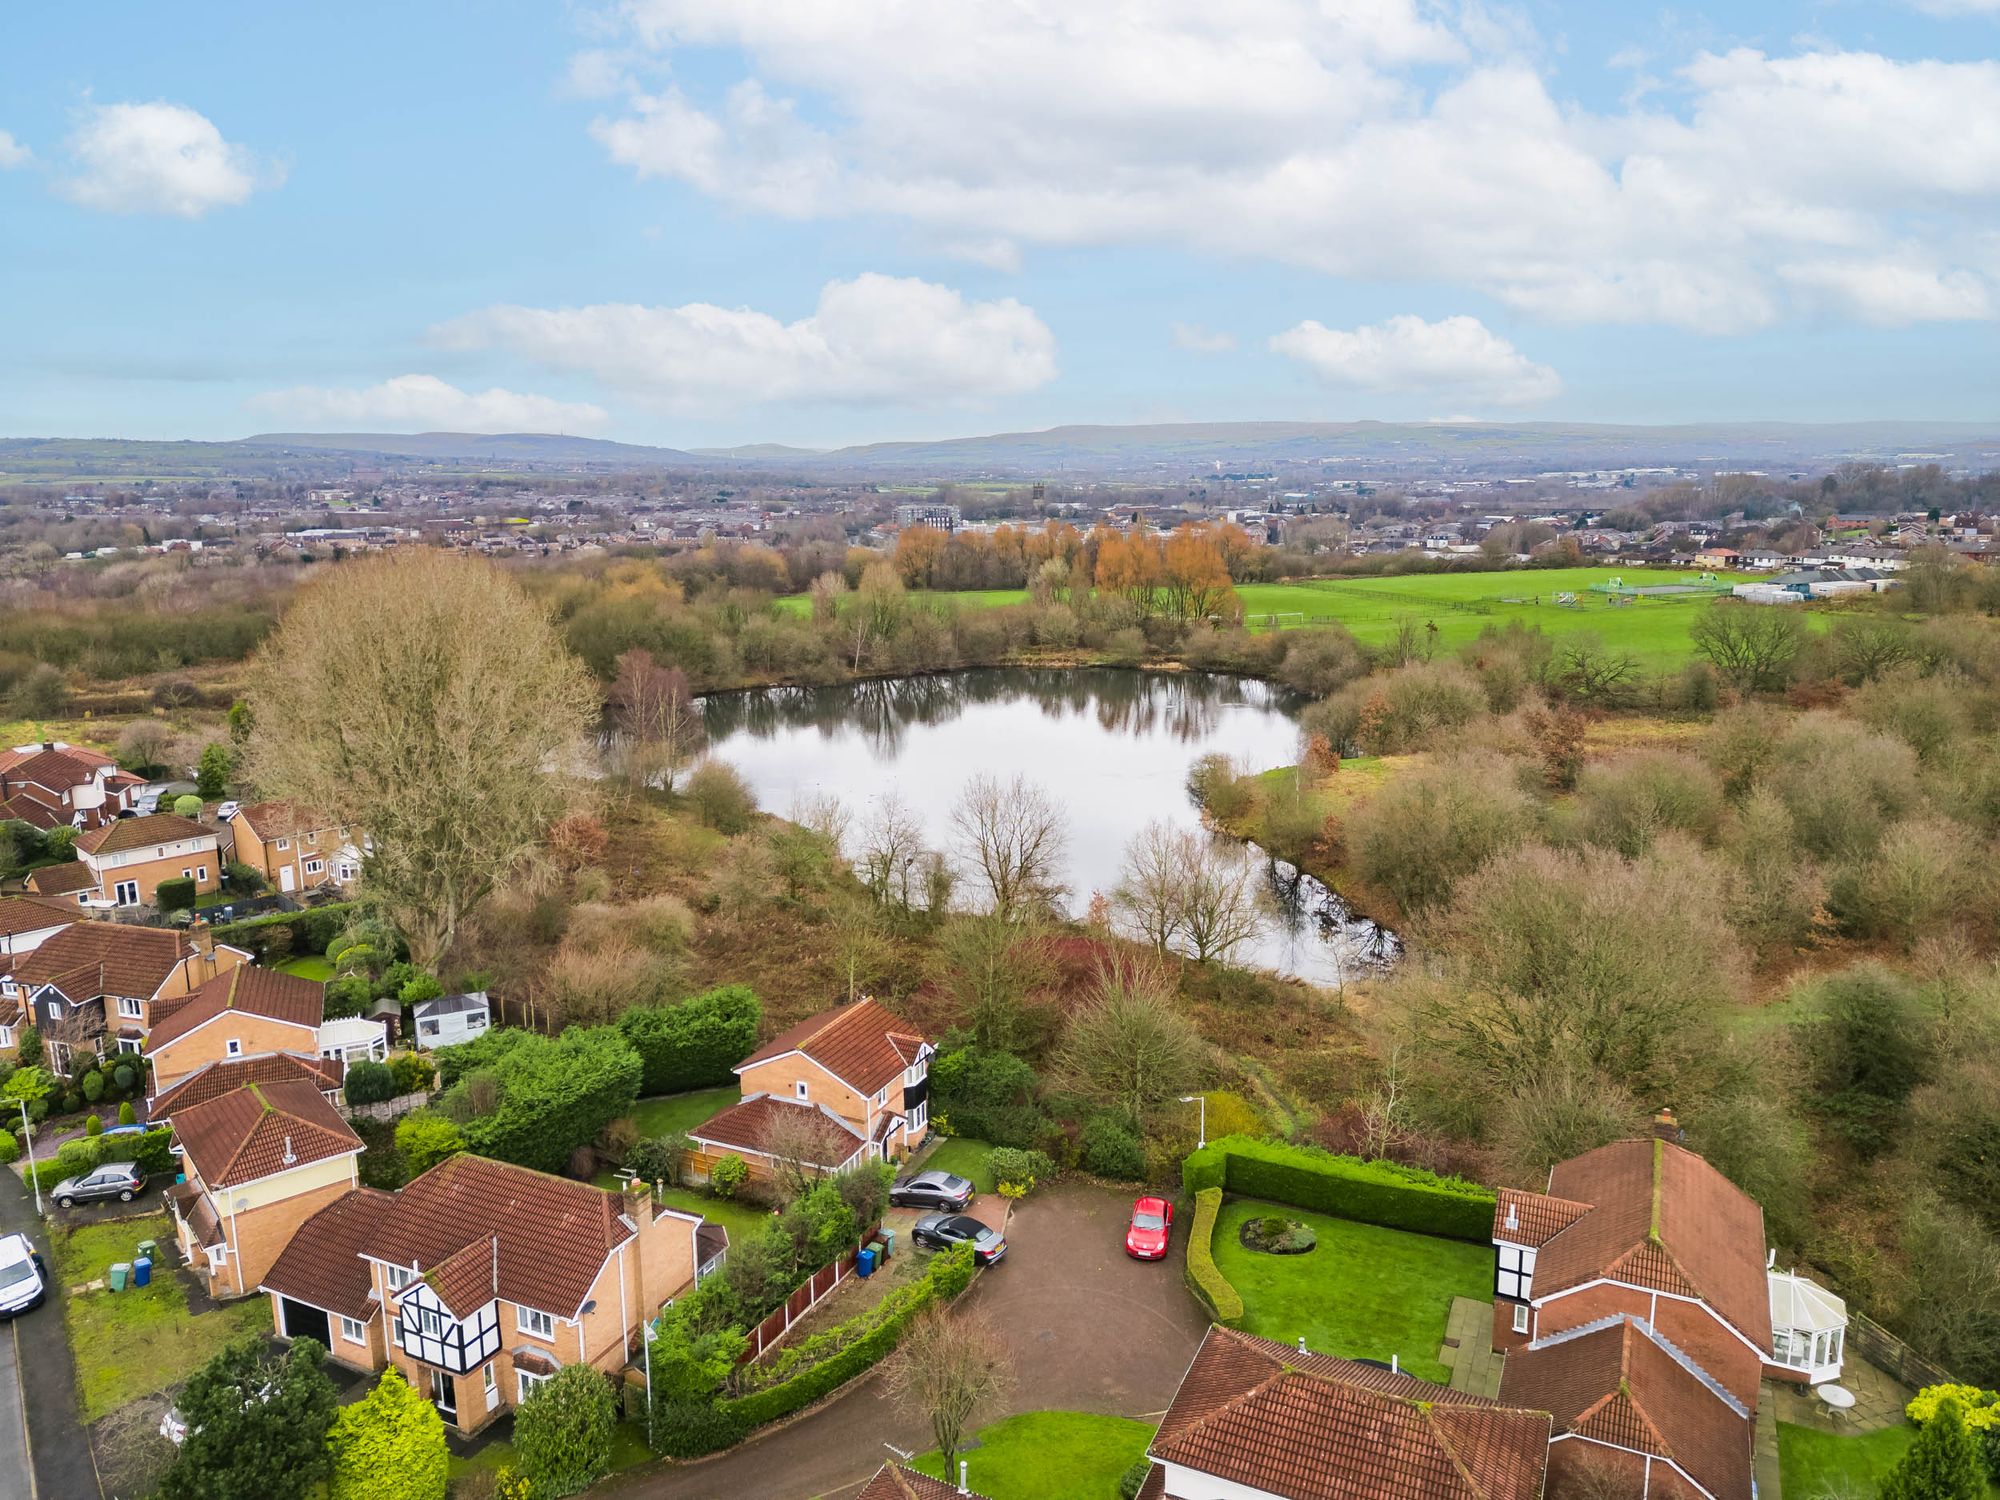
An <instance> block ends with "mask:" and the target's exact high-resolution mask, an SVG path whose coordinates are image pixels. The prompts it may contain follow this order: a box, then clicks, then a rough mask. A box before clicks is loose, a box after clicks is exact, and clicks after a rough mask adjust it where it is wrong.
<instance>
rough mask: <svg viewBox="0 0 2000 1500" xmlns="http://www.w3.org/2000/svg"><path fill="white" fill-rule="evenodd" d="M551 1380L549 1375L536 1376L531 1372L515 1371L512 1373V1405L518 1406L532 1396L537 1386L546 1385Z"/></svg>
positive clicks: (551, 1377)
mask: <svg viewBox="0 0 2000 1500" xmlns="http://www.w3.org/2000/svg"><path fill="white" fill-rule="evenodd" d="M553 1378H554V1377H553V1376H549V1375H537V1374H535V1372H534V1371H532V1370H516V1371H515V1372H514V1404H515V1405H516V1406H519V1405H520V1404H521V1403H522V1402H523V1401H526V1400H527V1399H528V1397H529V1396H531V1395H533V1394H534V1392H535V1389H536V1388H537V1387H538V1386H544V1385H547V1384H548V1383H549V1381H550V1380H551V1379H553Z"/></svg>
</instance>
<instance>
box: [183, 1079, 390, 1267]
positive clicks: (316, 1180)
mask: <svg viewBox="0 0 2000 1500" xmlns="http://www.w3.org/2000/svg"><path fill="white" fill-rule="evenodd" d="M170 1119H171V1120H172V1123H173V1127H174V1138H175V1140H176V1141H177V1142H178V1143H179V1145H180V1147H181V1151H182V1162H183V1164H184V1166H185V1169H186V1176H187V1180H186V1181H185V1182H182V1183H180V1184H178V1185H177V1186H175V1187H173V1188H170V1189H169V1190H168V1192H167V1204H168V1207H169V1208H171V1209H172V1210H173V1216H174V1237H175V1240H176V1241H177V1243H178V1244H179V1246H180V1251H181V1255H182V1256H183V1257H184V1258H185V1259H186V1261H187V1263H188V1264H189V1265H191V1266H193V1267H194V1268H195V1270H196V1272H197V1274H199V1275H202V1276H205V1277H206V1278H207V1281H208V1288H209V1294H210V1295H211V1296H214V1297H240V1296H242V1295H244V1294H245V1293H247V1292H252V1291H255V1290H256V1289H257V1287H258V1284H259V1283H260V1282H261V1281H262V1280H263V1279H264V1275H265V1273H266V1272H267V1271H269V1270H270V1269H271V1265H272V1263H273V1262H274V1261H276V1260H277V1258H278V1256H279V1253H280V1252H281V1251H283V1250H284V1249H285V1247H286V1246H287V1245H289V1244H290V1243H291V1241H292V1238H293V1236H294V1235H296V1234H297V1233H298V1230H299V1226H300V1225H301V1224H303V1223H305V1222H306V1220H308V1219H309V1218H311V1217H312V1216H313V1215H314V1214H316V1213H318V1212H319V1210H321V1209H322V1208H325V1207H326V1206H327V1205H328V1204H330V1203H333V1202H335V1201H336V1200H338V1199H340V1198H342V1197H344V1196H345V1195H346V1194H348V1193H349V1192H351V1191H353V1190H354V1187H355V1184H356V1181H357V1177H356V1168H355V1160H356V1158H358V1157H359V1156H360V1155H361V1150H362V1144H361V1137H360V1136H358V1135H356V1134H355V1133H354V1131H353V1130H352V1129H351V1128H349V1126H348V1123H347V1121H345V1120H344V1119H342V1118H341V1116H340V1111H338V1110H337V1109H335V1108H334V1107H333V1106H332V1105H331V1104H329V1103H328V1102H327V1099H326V1096H325V1094H324V1093H322V1092H321V1090H320V1088H319V1087H318V1084H317V1081H316V1080H315V1081H306V1080H302V1079H293V1080H289V1081H280V1082H276V1083H246V1084H244V1085H242V1086H241V1087H238V1088H233V1089H231V1090H229V1092H227V1093H225V1094H220V1095H218V1096H216V1097H215V1098H212V1099H206V1100H203V1101H202V1102H200V1103H196V1104H186V1105H181V1106H177V1107H176V1108H175V1109H174V1111H173V1113H172V1115H171V1116H170Z"/></svg>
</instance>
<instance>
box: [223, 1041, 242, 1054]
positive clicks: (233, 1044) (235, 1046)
mask: <svg viewBox="0 0 2000 1500" xmlns="http://www.w3.org/2000/svg"><path fill="white" fill-rule="evenodd" d="M222 1055H223V1056H224V1057H241V1056H242V1055H243V1039H242V1038H241V1037H234V1036H233V1037H231V1038H230V1039H229V1040H228V1041H226V1042H224V1043H223V1044H222Z"/></svg>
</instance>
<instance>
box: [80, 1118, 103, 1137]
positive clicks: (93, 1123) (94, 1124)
mask: <svg viewBox="0 0 2000 1500" xmlns="http://www.w3.org/2000/svg"><path fill="white" fill-rule="evenodd" d="M83 1133H84V1134H85V1135H103V1134H104V1121H103V1119H102V1118H100V1117H99V1116H97V1115H91V1116H89V1117H88V1118H86V1119H85V1120H84V1122H83Z"/></svg>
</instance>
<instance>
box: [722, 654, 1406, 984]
mask: <svg viewBox="0 0 2000 1500" xmlns="http://www.w3.org/2000/svg"><path fill="white" fill-rule="evenodd" d="M1294 706H1295V705H1294V703H1293V701H1292V700H1291V698H1290V697H1289V695H1287V694H1286V693H1285V692H1284V691H1283V690H1282V689H1279V688H1275V687H1273V686H1271V685H1270V684H1268V683H1263V682H1256V681H1250V680H1245V679H1242V678H1236V677H1227V676H1222V675H1218V674H1215V673H1207V672H1172V673H1161V672H1131V671H1118V670H1115V669H1109V668H1074V669H1067V668H1065V669H1054V668H1051V669H1033V668H979V669H974V670H970V671H964V672H946V673H939V674H936V675H933V676H924V677H906V678H891V679H886V680H882V681H876V682H861V683H853V684H849V685H846V686H841V687H825V688H769V689H761V690H756V691H749V692H735V693H714V694H710V695H709V696H708V697H706V698H704V699H703V700H702V707H703V712H704V714H705V716H706V722H707V728H708V734H709V749H710V752H711V753H712V754H714V755H715V756H717V757H719V758H720V759H722V760H726V761H728V762H729V763H730V764H731V765H732V766H734V767H735V768H736V769H737V770H738V771H740V772H741V773H742V774H743V776H744V778H745V779H746V780H747V781H748V782H749V783H750V786H751V788H752V789H753V790H754V791H755V792H756V794H757V801H758V804H759V805H760V806H761V807H763V808H764V809H765V810H767V811H769V812H775V813H779V814H783V813H785V812H787V811H788V810H790V809H791V808H792V807H793V806H795V805H797V804H798V803H799V801H800V800H801V799H804V798H816V797H827V796H831V797H834V798H837V799H838V800H839V801H840V803H841V804H842V806H844V807H845V808H846V809H847V811H848V813H849V814H850V816H851V818H852V821H853V825H854V828H855V829H856V830H858V829H859V827H860V826H861V825H863V824H865V823H866V822H867V821H868V820H869V819H870V818H871V817H872V816H873V815H874V813H875V812H876V810H877V809H878V808H879V806H880V805H881V802H882V800H883V799H884V798H886V797H889V796H891V795H894V796H896V797H899V798H900V799H901V800H902V802H903V804H904V805H905V806H906V807H907V808H908V809H909V810H910V811H911V813H913V814H914V815H915V816H916V818H917V819H918V820H919V821H920V822H921V823H922V824H923V826H924V829H925V836H926V843H927V844H928V845H929V846H930V847H932V848H938V849H944V850H946V851H947V852H950V844H951V837H950V836H951V829H950V816H951V810H952V807H953V805H954V804H955V803H956V802H957V801H958V799H959V796H960V794H961V793H962V792H963V791H964V789H965V785H966V783H967V782H968V781H969V780H971V779H972V778H973V777H974V776H977V775H980V774H982V773H984V774H987V775H990V776H993V777H996V778H998V779H999V780H1001V781H1002V782H1006V781H1008V780H1011V779H1012V778H1013V777H1014V776H1015V775H1016V774H1017V773H1019V774H1021V775H1023V776H1025V777H1027V778H1028V779H1029V780H1030V781H1033V782H1037V783H1039V784H1040V785H1041V786H1042V787H1044V788H1045V789H1046V790H1047V791H1049V792H1050V793H1051V794H1052V795H1053V796H1054V797H1055V798H1056V800H1057V801H1058V802H1060V803H1061V804H1062V806H1063V808H1064V809H1065V810H1066V813H1067V816H1068V820H1069V821H1068V830H1067V831H1068V840H1067V843H1068V848H1067V861H1068V867H1067V870H1066V872H1065V879H1066V881H1067V884H1068V909H1069V913H1070V915H1071V916H1075V917H1081V916H1082V915H1083V914H1084V913H1085V912H1086V911H1087V910H1088V908H1089V906H1090V899H1091V896H1092V894H1093V893H1094V892H1103V893H1105V894H1107V895H1108V894H1109V893H1110V891H1111V890H1112V888H1113V887H1114V886H1116V885H1117V884H1118V879H1119V869H1120V866H1121V865H1122V864H1123V862H1124V857H1125V849H1126V846H1127V845H1128V844H1129V843H1130V842H1131V840H1132V838H1133V836H1134V835H1135V834H1137V833H1138V832H1139V830H1140V829H1141V828H1143V827H1144V826H1145V825H1146V824H1147V823H1149V822H1151V821H1153V820H1154V819H1165V820H1167V821H1169V822H1171V823H1173V824H1174V825H1176V826H1178V827H1184V828H1190V829H1198V828H1200V827H1201V818H1200V816H1199V814H1198V813H1197V811H1196V809H1195V807H1194V804H1193V803H1192V801H1191V800H1190V799H1189V797H1188V793H1187V786H1186V783H1187V776H1188V771H1189V769H1190V767H1192V766H1193V764H1194V762H1195V761H1196V760H1198V759H1199V758H1200V757H1201V756H1203V755H1207V754H1211V753H1220V754H1223V755H1227V756H1229V757H1230V758H1231V759H1232V760H1233V761H1234V762H1235V763H1236V765H1237V766H1238V768H1239V769H1242V770H1248V771H1262V770H1268V769H1270V768H1271V767H1274V766H1283V765H1290V764H1291V763H1292V762H1293V761H1294V760H1295V759H1296V758H1297V747H1298V726H1297V723H1296V722H1295V720H1294V717H1293V710H1294ZM852 836H853V835H852V834H850V837H852ZM1252 853H1253V856H1254V858H1253V859H1252V861H1251V866H1250V873H1249V877H1248V878H1250V879H1251V880H1253V881H1254V882H1255V883H1256V885H1257V894H1258V897H1259V902H1260V908H1261V910H1262V911H1263V913H1264V920H1263V922H1262V924H1261V930H1260V931H1259V932H1258V934H1257V936H1256V937H1255V938H1254V939H1252V940H1251V941H1250V942H1247V943H1245V944H1244V945H1243V946H1242V947H1240V948H1238V949H1237V950H1236V951H1235V952H1234V953H1233V954H1231V955H1230V957H1231V961H1232V962H1235V963H1238V964H1245V965H1250V966H1254V967H1261V968H1266V969H1271V970H1273V971H1275V972H1277V973H1280V974H1286V975H1291V976H1294V977H1296V978H1300V979H1304V980H1308V981H1310V982H1312V983H1316V984H1338V983H1340V982H1341V981H1342V980H1344V979H1350V978H1353V977H1355V976H1356V974H1357V973H1359V972H1361V971H1363V970H1366V969H1370V968H1378V967H1381V966H1383V965H1385V964H1387V963H1388V962H1390V961H1392V960H1393V959H1394V957H1395V956H1396V951H1397V944H1396V939H1395V937H1394V936H1393V934H1391V933H1389V932H1388V931H1386V930H1385V929H1383V928H1380V927H1378V926H1376V925H1375V924H1374V923H1373V922H1370V921H1368V920H1367V919H1366V918H1362V917H1357V916H1355V915H1354V914H1353V913H1351V912H1350V911H1349V910H1348V909H1347V907H1346V905H1345V904H1344V903H1343V902H1342V901H1341V900H1340V898H1339V896H1338V895H1336V894H1335V893H1334V892H1333V891H1331V890H1329V889H1328V888H1327V887H1326V886H1324V885H1322V884H1321V883H1320V882H1319V881H1317V880H1314V879H1313V878H1312V877H1311V876H1309V875H1304V874H1301V873H1300V872H1299V871H1298V870H1296V869H1294V868H1293V867H1292V866H1291V865H1289V864H1286V863H1285V862H1283V861H1281V860H1274V859H1270V858H1268V857H1266V856H1264V855H1263V854H1262V853H1261V852H1260V851H1256V850H1254V849H1253V850H1252Z"/></svg>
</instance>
